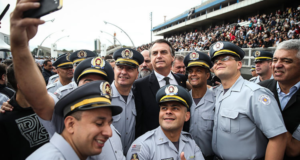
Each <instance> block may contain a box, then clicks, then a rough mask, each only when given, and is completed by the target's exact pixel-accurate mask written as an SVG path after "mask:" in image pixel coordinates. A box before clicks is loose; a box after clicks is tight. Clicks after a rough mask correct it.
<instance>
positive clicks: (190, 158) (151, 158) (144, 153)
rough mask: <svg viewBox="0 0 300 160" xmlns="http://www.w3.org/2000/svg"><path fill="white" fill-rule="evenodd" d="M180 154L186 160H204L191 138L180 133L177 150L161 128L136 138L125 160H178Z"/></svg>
mask: <svg viewBox="0 0 300 160" xmlns="http://www.w3.org/2000/svg"><path fill="white" fill-rule="evenodd" d="M181 152H184V156H185V158H186V159H187V160H204V158H203V155H202V152H201V150H200V148H199V147H198V145H197V144H196V142H195V141H194V139H193V138H192V136H191V135H190V134H189V133H187V132H184V131H181V135H180V138H179V149H178V150H177V148H176V147H175V145H174V144H173V142H171V141H170V140H169V139H168V138H167V137H166V135H165V134H164V132H163V131H162V129H161V127H160V126H159V127H158V128H156V129H154V130H152V131H149V132H147V133H145V134H143V135H142V136H140V137H139V138H137V139H136V140H135V141H134V142H133V143H132V145H131V147H130V148H129V150H128V153H127V157H126V159H127V160H132V159H139V160H179V159H180V154H181Z"/></svg>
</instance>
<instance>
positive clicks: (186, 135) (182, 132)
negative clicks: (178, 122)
mask: <svg viewBox="0 0 300 160" xmlns="http://www.w3.org/2000/svg"><path fill="white" fill-rule="evenodd" d="M181 134H182V135H184V136H185V137H188V138H191V139H194V138H193V136H192V135H191V134H190V133H188V132H185V131H181Z"/></svg>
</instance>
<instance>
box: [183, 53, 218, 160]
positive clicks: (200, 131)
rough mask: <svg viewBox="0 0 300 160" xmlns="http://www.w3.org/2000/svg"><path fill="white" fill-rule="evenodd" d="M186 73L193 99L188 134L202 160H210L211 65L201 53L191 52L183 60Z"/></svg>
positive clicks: (211, 127) (212, 103) (213, 101)
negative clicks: (197, 148)
mask: <svg viewBox="0 0 300 160" xmlns="http://www.w3.org/2000/svg"><path fill="white" fill-rule="evenodd" d="M184 65H185V66H186V71H187V73H188V81H189V83H190V84H191V86H192V90H191V91H190V94H191V96H192V98H193V102H192V105H191V109H190V111H191V120H190V131H189V132H190V134H191V135H192V136H193V138H194V139H195V142H196V143H197V145H198V146H199V147H200V149H201V151H202V153H203V155H204V158H205V159H206V160H212V159H213V158H214V153H213V151H212V147H211V142H212V129H213V123H214V114H215V112H214V108H215V96H214V92H213V91H212V90H209V89H208V88H207V80H208V78H209V76H210V68H211V67H212V63H211V61H210V58H209V56H208V55H207V54H206V53H203V52H198V51H195V52H192V53H189V54H188V55H187V56H186V57H185V58H184Z"/></svg>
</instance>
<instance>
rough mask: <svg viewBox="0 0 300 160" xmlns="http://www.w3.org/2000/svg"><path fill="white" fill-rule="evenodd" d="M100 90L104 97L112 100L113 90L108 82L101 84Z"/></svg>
mask: <svg viewBox="0 0 300 160" xmlns="http://www.w3.org/2000/svg"><path fill="white" fill-rule="evenodd" d="M100 90H101V93H102V96H104V97H106V98H110V97H111V96H112V90H111V87H110V85H109V83H108V82H102V83H101V84H100Z"/></svg>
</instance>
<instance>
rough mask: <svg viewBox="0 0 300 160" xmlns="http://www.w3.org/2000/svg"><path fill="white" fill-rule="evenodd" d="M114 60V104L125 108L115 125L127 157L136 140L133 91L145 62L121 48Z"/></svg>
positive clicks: (130, 50) (117, 117)
mask: <svg viewBox="0 0 300 160" xmlns="http://www.w3.org/2000/svg"><path fill="white" fill-rule="evenodd" d="M113 58H114V59H115V61H116V66H115V69H114V75H115V80H114V82H113V83H112V86H111V87H112V94H113V95H112V104H114V105H118V106H121V107H122V108H123V112H122V113H121V114H120V115H118V116H115V117H114V122H113V125H114V126H115V127H116V129H117V130H118V131H119V132H120V133H121V140H122V144H123V151H124V154H125V155H126V153H127V151H128V148H129V147H130V144H131V143H132V142H133V140H134V138H135V124H136V116H137V114H136V108H135V103H134V96H133V92H132V90H131V89H132V85H133V82H134V81H135V80H136V78H137V76H138V74H139V71H138V68H139V65H140V64H142V63H143V62H144V57H143V56H142V55H141V53H139V52H138V51H136V50H134V49H130V48H121V49H119V50H117V51H115V52H114V54H113Z"/></svg>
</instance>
